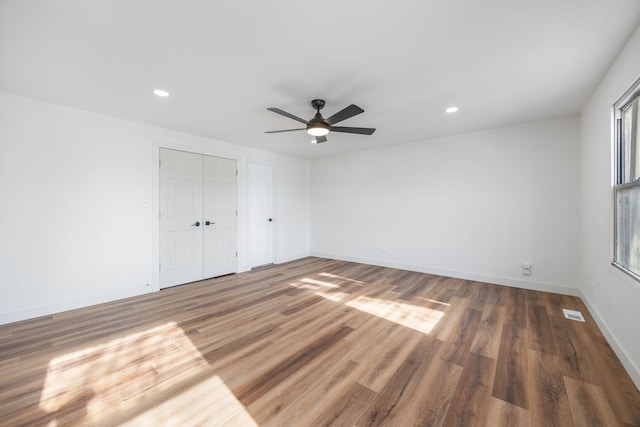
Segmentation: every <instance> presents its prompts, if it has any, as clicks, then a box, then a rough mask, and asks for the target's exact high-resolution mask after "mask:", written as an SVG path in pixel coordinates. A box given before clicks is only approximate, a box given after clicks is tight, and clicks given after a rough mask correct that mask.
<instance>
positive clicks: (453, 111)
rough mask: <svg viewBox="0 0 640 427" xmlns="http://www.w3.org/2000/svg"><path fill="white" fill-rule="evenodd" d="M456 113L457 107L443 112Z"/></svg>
mask: <svg viewBox="0 0 640 427" xmlns="http://www.w3.org/2000/svg"><path fill="white" fill-rule="evenodd" d="M456 111H458V107H449V108H447V109H446V110H444V112H445V113H455V112H456Z"/></svg>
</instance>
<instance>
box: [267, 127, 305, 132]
mask: <svg viewBox="0 0 640 427" xmlns="http://www.w3.org/2000/svg"><path fill="white" fill-rule="evenodd" d="M294 130H306V129H305V128H300V129H284V130H268V131H266V132H265V133H280V132H293V131H294Z"/></svg>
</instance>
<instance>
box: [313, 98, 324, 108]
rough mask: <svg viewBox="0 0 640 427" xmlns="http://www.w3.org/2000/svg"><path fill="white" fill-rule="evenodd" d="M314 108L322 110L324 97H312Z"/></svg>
mask: <svg viewBox="0 0 640 427" xmlns="http://www.w3.org/2000/svg"><path fill="white" fill-rule="evenodd" d="M311 106H312V107H313V109H314V110H322V109H323V108H324V99H314V100H313V101H311Z"/></svg>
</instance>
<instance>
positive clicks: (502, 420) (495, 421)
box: [487, 397, 531, 427]
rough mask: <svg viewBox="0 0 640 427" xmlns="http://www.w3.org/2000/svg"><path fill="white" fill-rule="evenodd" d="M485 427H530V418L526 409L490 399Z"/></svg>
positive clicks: (496, 399)
mask: <svg viewBox="0 0 640 427" xmlns="http://www.w3.org/2000/svg"><path fill="white" fill-rule="evenodd" d="M487 426H491V427H530V426H531V418H530V416H529V411H527V410H526V409H522V408H521V407H519V406H515V405H512V404H510V403H507V402H505V401H504V400H501V399H498V398H495V397H492V398H491V399H490V401H489V409H488V415H487Z"/></svg>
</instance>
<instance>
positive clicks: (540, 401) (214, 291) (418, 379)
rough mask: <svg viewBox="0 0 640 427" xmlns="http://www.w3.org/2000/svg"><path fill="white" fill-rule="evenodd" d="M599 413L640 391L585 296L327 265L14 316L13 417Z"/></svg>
mask: <svg viewBox="0 0 640 427" xmlns="http://www.w3.org/2000/svg"><path fill="white" fill-rule="evenodd" d="M562 308H569V309H575V310H579V311H582V313H583V315H584V316H585V319H586V322H584V323H582V322H573V321H568V320H566V319H564V318H563V317H561V310H562ZM574 421H575V423H574ZM598 423H607V424H609V425H625V426H634V425H635V426H640V392H639V391H638V389H637V388H636V387H635V385H634V384H633V382H632V381H631V378H630V377H629V375H628V374H627V373H626V372H625V370H624V368H623V366H622V364H621V363H620V361H619V360H618V359H617V357H616V355H615V353H614V352H613V350H612V349H611V347H610V346H609V345H608V344H607V342H606V340H605V338H604V336H603V335H602V333H601V331H600V330H599V329H598V327H597V325H596V323H595V322H594V320H593V317H592V316H591V315H590V313H589V312H588V311H587V309H586V307H585V306H584V304H583V303H582V301H581V300H580V299H579V298H577V297H573V296H562V295H557V294H547V293H545V292H539V291H531V290H524V289H516V288H510V287H501V286H497V285H492V284H486V283H480V282H472V281H467V280H464V279H457V278H448V277H443V276H434V275H428V274H423V273H418V272H413V271H406V270H401V269H393V268H385V267H378V266H373V265H365V264H358V263H351V262H346V261H339V260H329V259H322V258H314V257H309V258H305V259H301V260H296V261H293V262H289V263H285V264H280V265H273V266H269V267H263V268H259V269H256V270H254V271H251V272H247V273H242V274H235V275H229V276H224V277H220V278H216V279H208V280H204V281H201V282H197V283H192V284H187V285H184V286H179V287H175V288H171V289H166V290H163V291H161V292H156V293H151V294H146V295H141V296H138V297H131V298H126V299H123V300H119V301H113V302H109V303H104V304H99V305H96V306H93V307H87V308H83V309H78V310H71V311H67V312H63V313H56V314H53V315H50V316H42V317H39V318H36V319H30V320H26V321H23V322H16V323H12V324H8V325H0V425H7V426H12V427H13V426H23V425H24V426H32V425H99V426H102V425H104V426H107V425H180V426H190V425H216V426H217V425H220V426H222V425H225V426H238V425H242V426H251V425H261V426H270V425H273V426H281V425H292V426H296V427H298V426H300V427H305V426H319V425H320V426H322V425H356V424H358V425H392V426H396V425H429V426H447V427H448V426H456V425H491V426H500V425H513V426H519V425H524V426H526V425H530V426H532V427H534V426H535V427H538V426H563V427H564V426H572V425H576V426H579V425H591V424H598Z"/></svg>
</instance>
